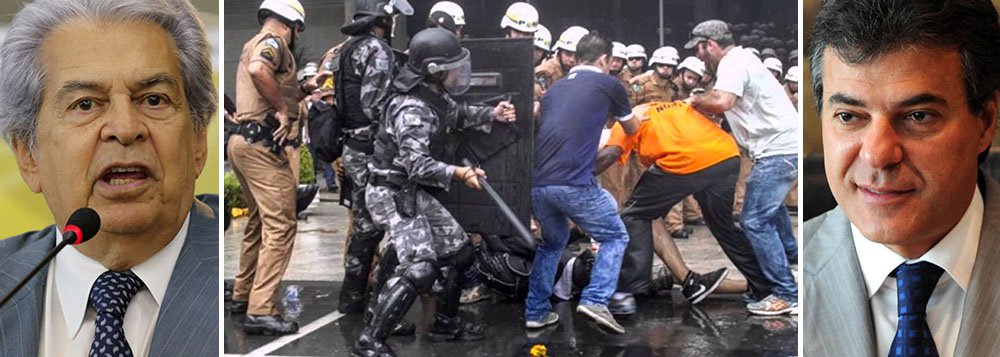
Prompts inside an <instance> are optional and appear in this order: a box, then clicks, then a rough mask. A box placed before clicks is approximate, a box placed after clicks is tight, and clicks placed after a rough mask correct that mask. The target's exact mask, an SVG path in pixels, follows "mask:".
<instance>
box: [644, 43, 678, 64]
mask: <svg viewBox="0 0 1000 357" xmlns="http://www.w3.org/2000/svg"><path fill="white" fill-rule="evenodd" d="M680 58H681V56H680V55H679V54H678V53H677V49H676V48H673V47H670V46H666V47H660V48H657V49H656V51H653V56H652V57H650V58H649V64H651V65H652V64H657V63H659V64H665V65H668V66H676V65H677V61H680Z"/></svg>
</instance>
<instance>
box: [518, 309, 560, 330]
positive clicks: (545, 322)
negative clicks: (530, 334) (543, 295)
mask: <svg viewBox="0 0 1000 357" xmlns="http://www.w3.org/2000/svg"><path fill="white" fill-rule="evenodd" d="M557 322H559V314H557V313H554V312H552V311H549V313H548V314H545V317H543V318H542V319H541V320H538V321H534V320H526V321H524V327H527V328H531V329H539V328H542V327H545V326H549V325H554V324H555V323H557Z"/></svg>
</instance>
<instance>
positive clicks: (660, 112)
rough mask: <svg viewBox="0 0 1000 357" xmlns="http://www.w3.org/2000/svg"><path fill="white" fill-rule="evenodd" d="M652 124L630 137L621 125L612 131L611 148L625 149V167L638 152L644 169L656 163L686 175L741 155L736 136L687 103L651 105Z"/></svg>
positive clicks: (623, 155)
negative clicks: (631, 156) (627, 161)
mask: <svg viewBox="0 0 1000 357" xmlns="http://www.w3.org/2000/svg"><path fill="white" fill-rule="evenodd" d="M645 114H646V117H647V118H649V119H648V120H646V121H644V122H643V123H642V124H641V125H640V126H639V131H638V132H637V133H636V134H635V135H633V136H631V137H629V136H627V135H626V134H625V131H624V130H623V129H622V127H621V125H618V124H616V125H615V127H614V128H613V129H612V130H611V138H610V139H608V144H607V145H609V146H610V145H613V146H618V147H620V148H622V151H623V154H622V156H621V158H620V159H619V162H621V163H622V164H624V163H625V162H626V160H627V159H628V155H629V154H630V153H631V152H632V150H636V152H637V153H638V154H639V159H640V160H641V161H642V164H643V165H644V166H649V165H651V164H652V163H653V162H656V165H657V166H659V167H660V169H662V170H663V171H665V172H669V173H672V174H678V175H686V174H691V173H695V172H698V171H701V170H704V169H706V168H708V167H711V166H712V165H715V164H718V163H720V162H722V161H724V160H726V159H729V158H731V157H736V156H739V155H740V152H739V148H737V146H736V141H734V140H733V137H732V135H729V134H728V133H726V132H725V131H723V130H722V129H721V128H719V126H718V125H716V124H715V123H713V122H712V121H711V120H709V119H708V118H706V117H705V116H704V115H702V114H701V113H699V112H698V111H696V110H695V109H694V108H692V107H691V105H689V104H686V103H684V102H659V103H650V105H649V110H647V111H646V113H645Z"/></svg>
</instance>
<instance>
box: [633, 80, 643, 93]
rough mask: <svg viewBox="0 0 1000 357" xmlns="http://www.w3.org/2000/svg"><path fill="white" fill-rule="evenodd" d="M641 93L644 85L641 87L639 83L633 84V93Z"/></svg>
mask: <svg viewBox="0 0 1000 357" xmlns="http://www.w3.org/2000/svg"><path fill="white" fill-rule="evenodd" d="M641 91H642V85H640V84H639V83H638V82H633V83H632V92H635V93H639V92H641Z"/></svg>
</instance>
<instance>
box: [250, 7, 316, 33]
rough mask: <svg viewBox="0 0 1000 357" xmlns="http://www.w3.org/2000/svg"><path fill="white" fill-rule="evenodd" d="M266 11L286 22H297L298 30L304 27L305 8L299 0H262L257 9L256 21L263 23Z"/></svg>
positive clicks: (302, 29)
mask: <svg viewBox="0 0 1000 357" xmlns="http://www.w3.org/2000/svg"><path fill="white" fill-rule="evenodd" d="M268 13H271V14H274V15H277V16H278V17H281V18H283V19H285V20H286V21H288V22H292V23H297V24H298V25H299V30H300V31H305V29H306V10H305V8H303V7H302V4H301V3H299V0H264V2H262V3H261V4H260V8H259V9H257V22H259V23H260V24H261V25H263V24H264V19H266V18H267V15H268Z"/></svg>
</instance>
